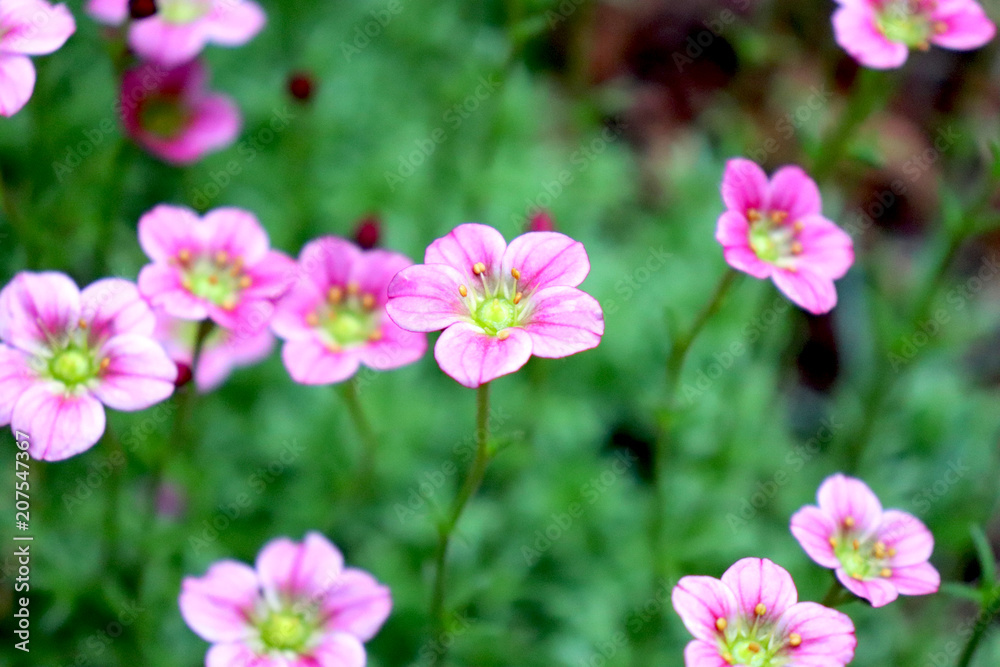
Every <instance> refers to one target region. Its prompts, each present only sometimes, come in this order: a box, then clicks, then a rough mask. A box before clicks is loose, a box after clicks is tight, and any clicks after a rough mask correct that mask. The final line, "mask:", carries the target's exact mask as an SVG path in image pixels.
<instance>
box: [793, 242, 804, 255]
mask: <svg viewBox="0 0 1000 667" xmlns="http://www.w3.org/2000/svg"><path fill="white" fill-rule="evenodd" d="M792 254H793V255H801V254H802V244H801V243H799V242H798V241H792Z"/></svg>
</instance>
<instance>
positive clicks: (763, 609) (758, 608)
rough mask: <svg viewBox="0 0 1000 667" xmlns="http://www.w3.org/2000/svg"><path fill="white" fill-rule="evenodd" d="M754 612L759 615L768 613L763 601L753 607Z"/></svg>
mask: <svg viewBox="0 0 1000 667" xmlns="http://www.w3.org/2000/svg"><path fill="white" fill-rule="evenodd" d="M753 613H755V614H757V615H758V616H763V615H764V614H766V613H767V607H765V606H764V603H763V602H758V603H757V606H756V607H754V608H753Z"/></svg>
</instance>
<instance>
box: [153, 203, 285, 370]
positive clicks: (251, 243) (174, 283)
mask: <svg viewBox="0 0 1000 667" xmlns="http://www.w3.org/2000/svg"><path fill="white" fill-rule="evenodd" d="M139 243H140V245H142V249H143V250H144V251H145V253H146V255H147V256H148V257H149V258H150V259H151V260H153V261H152V263H151V264H147V265H146V266H144V267H143V268H142V271H140V272H139V291H140V292H142V295H143V296H144V297H145V298H146V299H147V300H148V301H149V303H150V304H151V305H152V306H153V307H154V308H161V309H163V310H164V311H165V312H166V314H167V315H170V316H172V317H177V318H180V319H182V320H203V319H205V318H210V319H211V320H212V321H213V322H215V323H216V324H218V325H219V326H222V327H225V328H227V329H232V330H235V331H237V332H244V333H245V334H250V333H253V332H257V331H259V330H260V329H262V328H264V327H265V326H266V322H267V319H268V318H269V317H270V316H271V315H272V313H273V312H274V301H275V300H276V299H278V298H279V297H281V296H282V295H283V294H284V293H285V291H286V290H287V289H288V287H289V286H290V285H291V282H292V280H293V278H294V275H295V263H294V262H293V261H292V260H291V258H289V257H287V256H286V255H284V254H283V253H280V252H277V251H274V250H271V249H270V241H269V240H268V238H267V232H265V231H264V228H263V227H261V226H260V223H259V222H258V221H257V218H256V217H255V216H254V215H253V214H252V213H250V212H249V211H245V210H243V209H239V208H229V207H224V208H217V209H214V210H212V211H209V212H208V213H206V214H205V216H204V217H201V218H199V217H198V215H197V214H196V213H195V212H194V211H192V210H191V209H189V208H185V207H182V206H169V205H167V204H160V205H159V206H156V207H155V208H153V209H152V210H151V211H149V212H148V213H146V214H145V215H143V216H142V218H141V219H140V220H139ZM208 384H211V383H208Z"/></svg>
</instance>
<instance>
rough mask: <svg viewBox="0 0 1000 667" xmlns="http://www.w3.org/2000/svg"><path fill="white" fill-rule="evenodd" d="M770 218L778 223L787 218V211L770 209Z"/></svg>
mask: <svg viewBox="0 0 1000 667" xmlns="http://www.w3.org/2000/svg"><path fill="white" fill-rule="evenodd" d="M771 220H773V221H774V222H776V223H778V224H779V225H780V224H781V223H783V222H784V221H785V220H788V212H787V211H771Z"/></svg>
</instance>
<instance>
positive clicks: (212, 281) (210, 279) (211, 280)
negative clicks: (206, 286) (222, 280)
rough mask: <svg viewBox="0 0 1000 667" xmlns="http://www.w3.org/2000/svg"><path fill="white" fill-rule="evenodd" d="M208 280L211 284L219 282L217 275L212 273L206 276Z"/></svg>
mask: <svg viewBox="0 0 1000 667" xmlns="http://www.w3.org/2000/svg"><path fill="white" fill-rule="evenodd" d="M208 282H209V283H211V284H212V285H218V284H219V276H217V275H215V274H214V273H213V274H212V275H210V276H209V277H208Z"/></svg>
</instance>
